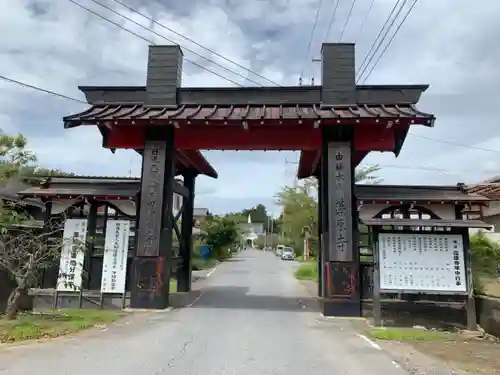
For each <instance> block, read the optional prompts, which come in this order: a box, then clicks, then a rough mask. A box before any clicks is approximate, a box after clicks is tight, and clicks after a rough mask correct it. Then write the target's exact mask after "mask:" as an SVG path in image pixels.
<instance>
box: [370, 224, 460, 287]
mask: <svg viewBox="0 0 500 375" xmlns="http://www.w3.org/2000/svg"><path fill="white" fill-rule="evenodd" d="M378 239H379V265H380V291H381V292H389V291H405V292H408V293H412V292H413V293H418V292H422V293H425V292H427V293H430V292H434V293H437V294H439V293H440V292H443V293H457V294H463V293H465V292H466V291H467V284H466V277H465V262H464V247H463V240H462V236H461V235H457V234H412V233H380V234H379V238H378Z"/></svg>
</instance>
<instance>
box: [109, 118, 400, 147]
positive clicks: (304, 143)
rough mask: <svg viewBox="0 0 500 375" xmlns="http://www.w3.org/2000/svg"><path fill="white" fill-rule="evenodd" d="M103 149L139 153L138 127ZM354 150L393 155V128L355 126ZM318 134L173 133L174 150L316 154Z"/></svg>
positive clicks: (294, 130)
mask: <svg viewBox="0 0 500 375" xmlns="http://www.w3.org/2000/svg"><path fill="white" fill-rule="evenodd" d="M105 146H106V147H107V148H131V149H142V148H143V147H144V134H143V128H142V127H135V126H134V127H133V126H130V127H124V126H120V127H118V126H116V127H114V128H112V129H111V131H110V132H109V134H108V136H107V142H106V145H105ZM354 146H355V148H356V150H359V151H394V147H395V134H394V128H390V129H387V128H385V127H375V126H363V125H358V126H356V131H355V137H354ZM320 147H321V130H320V129H317V128H314V127H313V126H308V125H296V124H294V125H287V124H282V125H279V126H278V125H265V126H251V127H250V128H249V129H248V130H245V129H244V128H243V126H241V127H240V126H234V125H231V126H210V125H206V126H203V125H185V126H181V127H179V128H177V129H175V148H176V149H178V150H186V149H191V150H199V149H213V150H318V149H319V148H320Z"/></svg>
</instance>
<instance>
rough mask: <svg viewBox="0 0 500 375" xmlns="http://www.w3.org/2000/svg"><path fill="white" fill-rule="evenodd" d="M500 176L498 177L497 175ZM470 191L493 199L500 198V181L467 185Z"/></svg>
mask: <svg viewBox="0 0 500 375" xmlns="http://www.w3.org/2000/svg"><path fill="white" fill-rule="evenodd" d="M497 178H498V177H497ZM467 191H468V192H469V193H474V194H479V195H482V196H484V197H487V198H490V199H491V200H499V199H500V182H490V183H483V184H473V185H469V186H467Z"/></svg>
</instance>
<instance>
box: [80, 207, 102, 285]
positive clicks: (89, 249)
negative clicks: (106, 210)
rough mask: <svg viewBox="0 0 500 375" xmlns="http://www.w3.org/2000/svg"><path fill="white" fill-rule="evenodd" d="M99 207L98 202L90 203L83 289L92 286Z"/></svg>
mask: <svg viewBox="0 0 500 375" xmlns="http://www.w3.org/2000/svg"><path fill="white" fill-rule="evenodd" d="M97 207H98V204H97V202H96V201H94V200H90V201H89V216H88V219H87V240H86V242H87V243H86V247H85V259H84V261H83V270H84V274H83V276H84V278H83V281H82V284H83V289H89V285H90V275H91V273H92V254H93V253H94V241H95V234H96V229H97Z"/></svg>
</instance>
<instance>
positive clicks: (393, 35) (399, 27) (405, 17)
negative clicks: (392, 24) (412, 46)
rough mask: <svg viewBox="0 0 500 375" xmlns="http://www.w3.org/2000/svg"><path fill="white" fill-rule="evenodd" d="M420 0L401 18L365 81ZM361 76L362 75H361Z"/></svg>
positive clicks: (415, 0) (416, 0) (414, 2)
mask: <svg viewBox="0 0 500 375" xmlns="http://www.w3.org/2000/svg"><path fill="white" fill-rule="evenodd" d="M417 2H418V0H414V1H413V3H412V4H411V6H410V9H408V12H406V14H405V16H404V17H403V19H402V20H401V22H400V23H399V25H398V27H397V28H396V31H395V32H394V34H392V37H391V39H389V42H387V44H386V45H385V47H384V49H383V50H382V53H381V54H380V55H379V57H378V58H377V60H376V61H375V64H373V65H372V67H371V69H370V71H369V72H368V74H367V75H366V77H365V78H364V80H363V83H364V82H366V80H367V79H368V77H370V75H371V74H372V72H373V70H374V69H375V67H376V66H377V65H378V63H379V62H380V59H381V58H382V56H384V54H385V52H386V51H387V49H388V48H389V46H390V45H391V43H392V41H393V40H394V38H395V37H396V34H397V33H398V32H399V29H401V27H402V26H403V24H404V23H405V21H406V19H407V18H408V16H409V15H410V13H411V11H412V10H413V8H414V7H415V5H416V4H417ZM360 78H361V77H360Z"/></svg>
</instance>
